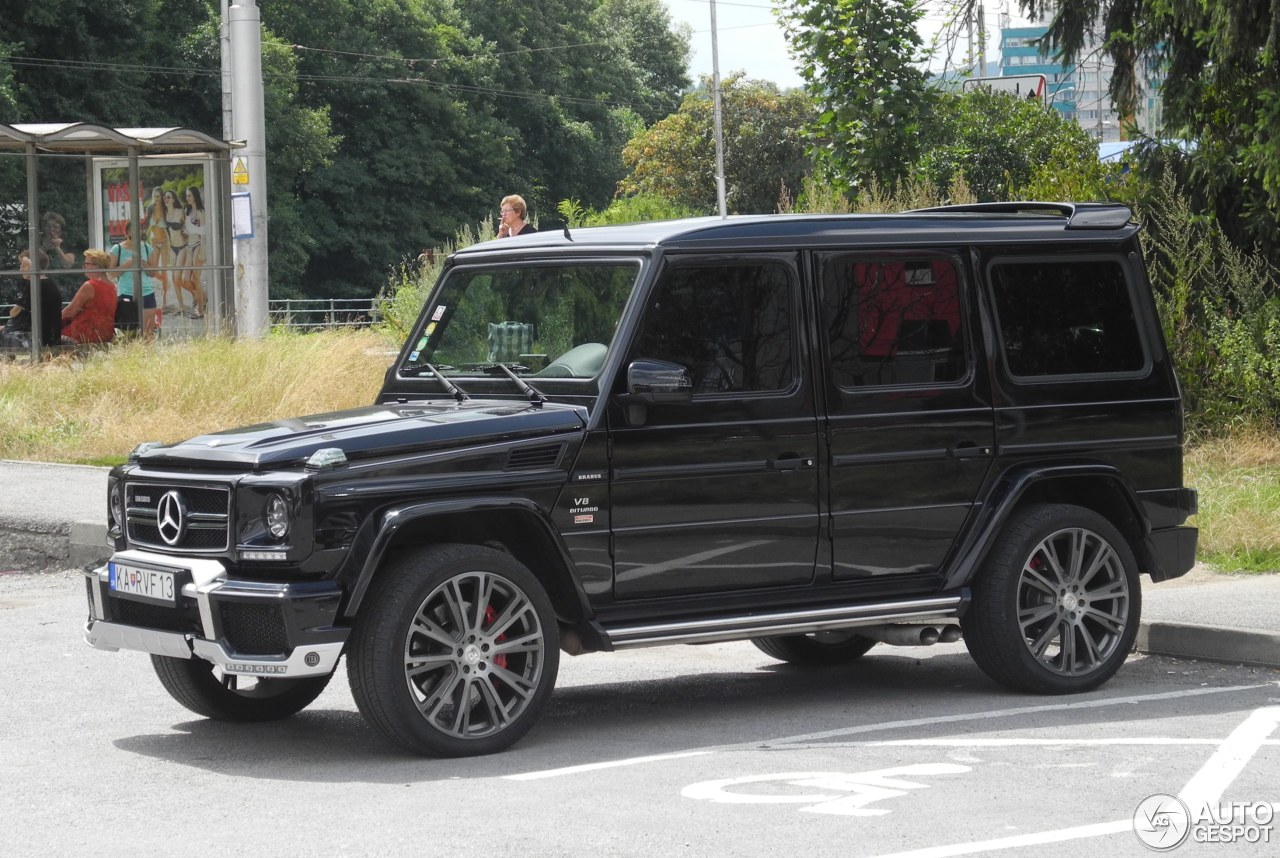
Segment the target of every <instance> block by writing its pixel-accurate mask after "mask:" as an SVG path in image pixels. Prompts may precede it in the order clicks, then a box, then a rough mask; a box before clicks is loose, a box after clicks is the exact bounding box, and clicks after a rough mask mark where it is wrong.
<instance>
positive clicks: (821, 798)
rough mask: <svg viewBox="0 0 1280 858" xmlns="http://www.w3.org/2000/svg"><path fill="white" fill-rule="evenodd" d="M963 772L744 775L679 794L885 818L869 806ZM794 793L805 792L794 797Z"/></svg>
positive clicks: (949, 768) (928, 766) (953, 768)
mask: <svg viewBox="0 0 1280 858" xmlns="http://www.w3.org/2000/svg"><path fill="white" fill-rule="evenodd" d="M967 771H970V768H969V767H968V766H961V765H957V764H955V763H919V764H916V765H910V766H896V767H894V768H890V769H877V770H876V771H870V772H855V773H845V772H789V773H785V774H770V775H748V776H746V777H740V778H725V779H723V780H714V781H702V782H701V783H696V784H690V785H689V786H687V787H685V788H684V789H683V790H681V791H680V794H681V795H683V796H684V797H685V798H692V799H699V800H702V801H714V802H718V803H721V804H804V805H808V806H807V807H802V808H800V810H801V811H803V812H805V813H827V814H835V815H838V816H883V815H885V814H886V813H889V809H887V808H879V807H868V805H871V804H875V803H876V802H881V801H884V800H886V799H891V798H899V797H901V796H904V795H907V794H908V792H910V791H911V790H920V789H927V788H928V787H929V784H926V783H920V782H918V781H916V780H909V778H925V777H933V776H936V775H958V774H963V773H965V772H967ZM792 788H795V789H799V790H806V792H800V793H795V792H794V791H793V790H792ZM812 790H823V792H812ZM833 793H837V794H838V795H833Z"/></svg>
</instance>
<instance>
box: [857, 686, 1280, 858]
mask: <svg viewBox="0 0 1280 858" xmlns="http://www.w3.org/2000/svg"><path fill="white" fill-rule="evenodd" d="M1278 726H1280V706H1267V707H1264V708H1262V709H1256V710H1254V711H1253V712H1252V713H1250V715H1249V717H1248V718H1246V719H1245V720H1244V723H1243V724H1241V725H1240V726H1239V727H1237V728H1236V729H1235V730H1233V731H1231V735H1229V736H1228V737H1227V738H1226V739H1223V740H1222V741H1221V742H1218V743H1217V745H1218V750H1217V751H1215V752H1214V754H1213V756H1211V757H1210V758H1209V760H1208V762H1206V763H1205V764H1204V765H1203V766H1201V767H1200V770H1199V771H1198V772H1196V773H1195V774H1194V775H1193V776H1192V777H1191V780H1189V781H1188V782H1187V785H1186V786H1185V787H1183V788H1182V792H1181V793H1179V795H1178V797H1179V798H1181V799H1182V800H1183V801H1184V802H1186V803H1187V806H1188V807H1189V808H1190V809H1191V814H1192V818H1195V817H1196V816H1198V815H1199V812H1200V810H1201V809H1202V808H1205V807H1206V806H1207V805H1208V804H1209V803H1210V802H1216V801H1218V799H1219V798H1221V797H1222V793H1223V792H1224V791H1225V790H1226V788H1227V787H1228V786H1230V785H1231V782H1232V781H1234V780H1235V779H1236V777H1237V776H1238V775H1239V774H1240V772H1241V771H1243V770H1244V767H1245V766H1246V765H1248V763H1249V760H1250V759H1252V758H1253V756H1254V754H1256V753H1257V752H1258V749H1259V748H1261V747H1262V746H1263V745H1266V744H1273V743H1272V742H1271V741H1270V736H1271V734H1272V733H1274V732H1275V731H1276V728H1277V727H1278ZM1132 830H1133V818H1132V817H1130V818H1129V819H1124V820H1118V821H1116V822H1102V823H1097V824H1095V825H1080V826H1076V827H1074V828H1060V829H1058V830H1057V831H1041V832H1037V833H1034V834H1020V835H1015V836H1013V837H1004V838H1000V839H998V840H984V841H980V842H977V843H957V844H953V845H950V846H931V847H927V848H925V849H913V850H911V851H909V852H894V853H892V854H891V855H881V856H878V858H951V856H953V855H972V854H974V853H975V852H994V851H996V850H999V849H1018V848H1021V847H1024V846H1035V845H1039V844H1043V843H1061V842H1063V841H1066V840H1079V839H1083V838H1086V837H1102V836H1106V835H1110V834H1119V833H1121V832H1124V831H1132Z"/></svg>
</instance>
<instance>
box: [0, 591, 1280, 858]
mask: <svg viewBox="0 0 1280 858" xmlns="http://www.w3.org/2000/svg"><path fill="white" fill-rule="evenodd" d="M84 614H85V609H84V595H83V585H82V583H81V579H80V577H79V576H78V575H77V574H74V573H48V574H41V575H29V574H0V782H2V783H3V784H4V785H5V795H6V799H7V800H6V802H5V804H6V814H5V815H6V822H5V829H4V838H3V841H0V842H2V843H3V845H2V846H0V852H2V853H3V854H4V855H5V856H53V855H86V854H93V855H96V856H116V855H119V856H125V855H128V856H151V855H157V856H158V855H166V856H169V855H174V854H193V855H205V856H235V855H252V856H294V855H298V856H307V855H324V856H364V855H369V856H373V855H376V856H435V855H454V856H458V855H477V856H484V855H520V856H566V855H590V856H612V855H619V856H649V855H697V856H757V855H759V856H782V855H810V856H888V855H894V856H913V858H925V856H930V858H941V856H949V855H963V854H1000V855H1017V856H1022V855H1026V856H1031V855H1034V856H1036V858H1054V856H1064V858H1065V856H1070V858H1079V856H1080V855H1081V854H1086V855H1099V854H1105V855H1109V856H1110V855H1118V856H1127V855H1134V856H1136V855H1149V854H1151V853H1150V851H1149V850H1148V849H1147V847H1145V846H1144V845H1143V844H1142V843H1141V842H1140V841H1139V839H1138V837H1137V835H1136V834H1135V832H1134V830H1133V820H1134V815H1135V811H1137V810H1138V809H1139V806H1140V805H1141V804H1142V803H1143V802H1144V800H1147V799H1148V798H1150V797H1152V796H1158V795H1161V794H1168V795H1170V796H1176V795H1182V796H1183V798H1185V799H1186V800H1187V802H1188V803H1190V804H1195V805H1196V806H1205V807H1210V808H1213V807H1218V808H1222V807H1224V806H1225V807H1226V808H1227V810H1228V811H1230V810H1231V809H1232V808H1231V806H1230V805H1229V804H1224V803H1230V802H1235V803H1237V808H1238V809H1240V810H1241V813H1242V816H1241V818H1242V819H1243V818H1246V816H1245V815H1247V813H1249V812H1253V813H1254V818H1255V821H1254V823H1253V829H1251V830H1246V829H1247V826H1244V825H1242V826H1241V829H1240V833H1239V834H1238V835H1236V837H1235V840H1234V842H1231V843H1229V844H1223V843H1204V842H1198V841H1197V840H1196V836H1197V835H1196V834H1195V831H1196V830H1197V829H1194V828H1193V830H1192V835H1191V836H1189V837H1188V842H1187V843H1186V844H1185V845H1183V846H1181V847H1179V848H1178V849H1177V850H1176V852H1174V853H1172V854H1177V855H1184V854H1185V855H1215V856H1223V858H1225V857H1226V856H1232V858H1234V856H1246V855H1248V856H1252V855H1274V854H1276V853H1275V848H1276V847H1275V842H1270V843H1264V842H1262V837H1263V835H1264V834H1265V835H1266V837H1267V839H1268V840H1271V841H1275V840H1278V839H1280V831H1277V829H1280V822H1276V821H1275V820H1274V819H1272V818H1271V817H1266V819H1267V821H1266V824H1265V825H1263V824H1261V823H1260V820H1261V819H1262V818H1263V817H1264V816H1266V814H1268V813H1270V814H1272V816H1274V815H1275V804H1274V803H1276V802H1277V801H1280V728H1278V727H1277V722H1278V721H1280V671H1276V670H1271V669H1266V668H1249V667H1236V666H1226V665H1215V664H1210V663H1206V662H1194V661H1180V660H1174V659H1168V658H1160V657H1154V656H1134V657H1132V658H1131V659H1130V661H1129V663H1127V664H1126V665H1125V667H1124V668H1123V669H1122V670H1121V672H1120V674H1119V675H1118V676H1117V677H1115V678H1114V679H1113V680H1112V681H1111V682H1110V683H1108V684H1107V685H1106V686H1104V688H1102V689H1101V690H1099V691H1097V692H1093V693H1090V694H1085V695H1078V696H1071V697H1030V696H1025V695H1019V694H1013V693H1010V692H1005V691H1003V690H1001V689H999V688H998V687H996V686H994V685H992V684H991V683H990V682H989V681H988V680H987V679H986V678H985V677H984V676H983V675H982V674H981V673H980V672H979V671H978V669H977V668H976V667H975V666H974V665H973V663H972V661H971V660H970V659H969V658H968V656H967V654H966V653H965V651H964V648H963V645H962V644H954V645H946V646H937V647H932V648H928V649H900V648H893V647H878V648H877V649H876V650H873V651H872V653H871V654H869V655H868V656H867V657H865V658H863V659H861V660H860V661H858V662H855V663H853V664H850V665H847V666H843V667H839V668H826V669H819V670H813V669H796V668H792V667H788V666H784V665H781V664H778V663H776V662H774V661H772V660H771V659H769V658H768V657H766V656H764V655H763V654H762V653H760V652H759V651H757V650H756V649H755V648H754V647H752V646H751V645H750V644H721V645H713V646H704V647H669V648H661V649H649V650H639V651H632V652H627V653H620V654H597V655H590V656H583V657H579V658H569V657H567V656H566V657H565V658H564V659H563V663H562V668H561V675H560V680H559V682H558V684H557V690H556V692H555V694H554V695H553V697H552V700H551V704H550V706H549V708H548V710H547V712H546V713H545V715H544V717H543V719H542V721H541V722H540V723H539V724H538V725H537V726H536V727H535V728H534V730H533V731H532V732H531V733H530V734H529V736H527V737H526V738H525V739H524V740H523V741H522V742H521V743H519V744H518V745H517V746H516V747H515V748H513V749H511V750H510V751H508V752H506V753H502V754H498V755H495V756H491V757H484V758H473V759H464V760H433V759H422V758H414V757H407V756H404V755H403V754H401V753H399V752H397V751H395V750H392V749H390V748H388V747H387V746H386V745H384V744H383V743H382V742H381V740H380V739H379V738H378V736H377V735H376V734H375V733H374V732H373V731H372V730H371V729H370V728H368V727H367V726H366V725H365V724H364V723H363V721H362V719H361V717H360V715H359V713H358V712H357V711H356V709H355V705H354V703H353V702H352V699H351V695H350V693H349V691H348V689H347V684H346V680H345V675H344V674H343V672H342V668H341V667H340V672H339V675H338V676H337V677H336V678H335V680H334V681H333V683H331V685H330V686H329V688H328V689H327V690H326V691H325V693H324V694H323V695H322V696H321V697H320V699H319V700H318V701H316V703H315V704H313V705H312V707H310V708H309V709H308V710H306V711H304V712H303V713H301V714H300V715H298V716H296V717H294V718H291V719H288V720H286V721H282V722H277V723H273V724H266V725H229V724H220V723H216V722H211V721H206V720H203V719H200V718H197V717H195V716H193V715H191V714H190V713H188V712H187V711H186V710H184V709H182V708H181V707H180V706H179V705H178V704H176V703H175V702H174V701H172V700H171V699H170V698H169V697H168V695H167V694H166V693H165V692H164V691H163V690H162V689H161V687H160V684H159V682H158V681H157V680H156V679H155V677H154V675H153V674H152V672H151V669H150V664H149V661H148V659H147V658H146V656H144V655H141V654H138V653H127V652H120V653H107V652H101V651H97V650H93V649H91V648H89V647H88V646H87V645H86V644H84V643H83V642H82V639H81V635H82V628H83V619H84ZM1143 818H1146V819H1156V820H1157V821H1160V820H1163V819H1164V818H1165V817H1164V816H1163V815H1148V816H1147V817H1143ZM1219 828H1222V827H1221V826H1220V827H1219ZM1198 830H1199V831H1200V835H1199V836H1200V837H1201V839H1204V838H1205V837H1212V836H1217V835H1220V834H1222V831H1221V830H1218V829H1213V828H1210V827H1207V825H1206V826H1202V827H1201V828H1200V829H1198ZM1224 830H1225V829H1224ZM1159 833H1161V834H1162V835H1163V834H1164V833H1167V829H1163V828H1162V829H1160V832H1159ZM1250 833H1252V834H1253V835H1256V837H1255V842H1248V841H1247V840H1246V839H1245V838H1246V836H1248V835H1249V834H1250Z"/></svg>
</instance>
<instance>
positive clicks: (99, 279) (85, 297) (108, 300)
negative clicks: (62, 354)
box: [62, 249, 116, 343]
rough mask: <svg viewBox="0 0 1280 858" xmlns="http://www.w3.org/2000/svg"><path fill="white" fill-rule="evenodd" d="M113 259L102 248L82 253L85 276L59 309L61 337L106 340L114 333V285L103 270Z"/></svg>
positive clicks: (91, 341)
mask: <svg viewBox="0 0 1280 858" xmlns="http://www.w3.org/2000/svg"><path fill="white" fill-rule="evenodd" d="M114 261H115V260H114V259H113V258H112V256H111V254H110V253H107V252H106V251H105V250H97V249H91V250H86V251H85V252H84V267H85V269H86V276H87V278H88V279H86V280H85V281H84V284H83V285H82V286H81V287H80V288H79V289H78V290H77V291H76V294H75V297H74V298H72V299H71V303H70V304H68V305H67V306H66V308H65V309H63V311H62V337H63V339H71V340H75V341H76V342H78V343H109V342H111V340H112V339H114V338H115V335H116V287H115V284H114V283H112V282H111V281H110V280H108V279H107V277H106V274H105V273H103V272H105V271H107V269H109V268H111V267H112V263H113V262H114Z"/></svg>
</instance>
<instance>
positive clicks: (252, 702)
mask: <svg viewBox="0 0 1280 858" xmlns="http://www.w3.org/2000/svg"><path fill="white" fill-rule="evenodd" d="M151 666H152V667H153V668H155V671H156V676H158V677H160V683H161V684H162V685H164V688H165V690H166V691H168V692H169V694H170V695H171V696H172V697H173V699H174V700H176V701H178V702H179V703H181V704H182V705H183V706H185V707H187V708H188V709H190V710H191V711H192V712H194V713H196V714H197V715H203V716H204V717H206V718H213V719H215V720H218V721H239V722H251V721H277V720H279V719H281V718H288V717H289V716H290V715H295V714H297V713H298V712H301V711H302V710H303V709H305V708H307V707H308V706H309V705H311V703H312V701H314V700H315V699H316V698H317V697H319V696H320V692H322V691H324V689H325V686H326V685H328V684H329V680H330V679H331V678H332V674H330V675H329V676H304V677H299V678H297V679H260V678H258V677H252V676H240V675H238V674H234V673H221V672H220V671H216V670H215V668H214V666H213V664H211V663H210V662H207V661H205V660H204V659H202V658H170V657H169V656H165V655H153V656H151Z"/></svg>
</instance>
